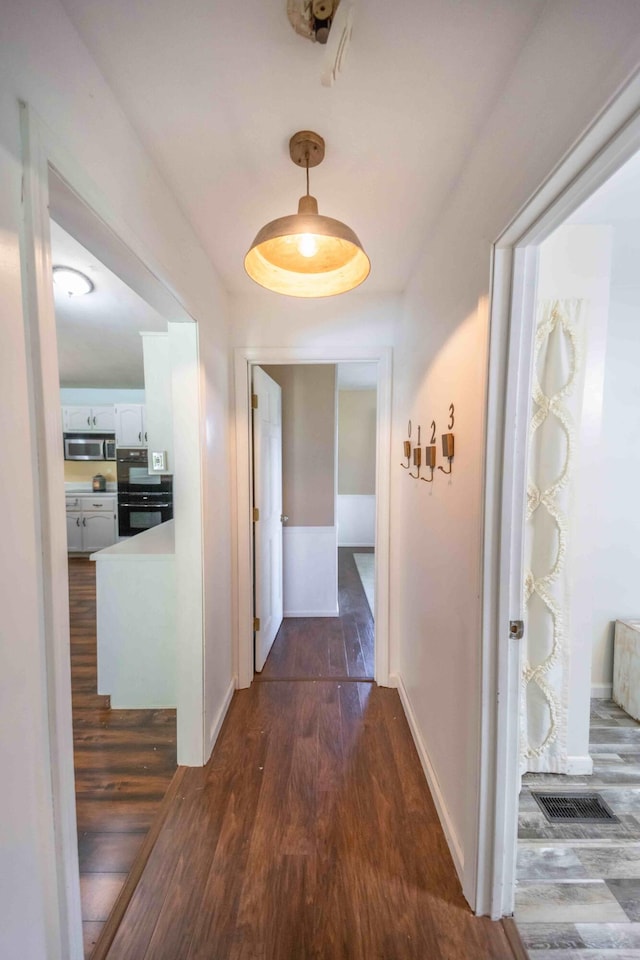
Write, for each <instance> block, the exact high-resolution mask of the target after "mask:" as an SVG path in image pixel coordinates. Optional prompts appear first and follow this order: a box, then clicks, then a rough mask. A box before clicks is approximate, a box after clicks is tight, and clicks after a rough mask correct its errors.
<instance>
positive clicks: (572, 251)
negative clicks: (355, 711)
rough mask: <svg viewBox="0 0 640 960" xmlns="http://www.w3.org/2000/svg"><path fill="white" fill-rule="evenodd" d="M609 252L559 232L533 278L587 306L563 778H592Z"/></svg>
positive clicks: (583, 231)
mask: <svg viewBox="0 0 640 960" xmlns="http://www.w3.org/2000/svg"><path fill="white" fill-rule="evenodd" d="M611 246H612V232H611V228H610V227H607V226H590V225H585V226H563V227H560V229H559V230H556V231H555V232H554V233H553V234H552V236H550V237H549V238H548V240H546V241H545V242H544V243H543V244H542V245H541V247H540V261H539V272H538V299H539V300H555V299H561V300H562V299H574V298H576V299H581V300H584V301H585V302H586V314H585V315H586V338H585V342H584V345H583V350H584V353H583V360H582V367H581V369H582V373H581V375H580V376H579V378H578V380H577V383H576V390H578V391H581V392H582V402H581V404H580V406H581V414H580V419H579V422H577V423H576V447H575V460H574V465H573V476H572V479H571V481H570V482H571V490H572V496H571V502H572V509H571V515H570V516H569V517H568V533H567V553H566V571H567V575H568V582H569V584H570V593H569V605H568V618H567V620H568V636H569V643H570V653H569V676H568V678H567V682H568V717H567V755H568V758H569V767H568V772H573V773H590V772H591V768H592V763H591V760H590V757H589V701H590V693H591V647H592V642H593V640H592V638H593V629H594V624H593V614H594V598H595V595H596V592H597V590H598V586H597V585H598V581H599V574H600V571H599V563H598V551H599V545H600V541H601V536H602V533H603V530H602V517H601V514H600V511H599V503H600V497H601V491H602V481H603V472H604V471H603V468H604V466H605V465H604V462H603V458H602V448H601V439H602V438H601V430H602V401H603V391H604V372H605V353H606V345H607V323H608V317H609V286H610V280H611ZM605 469H606V468H605Z"/></svg>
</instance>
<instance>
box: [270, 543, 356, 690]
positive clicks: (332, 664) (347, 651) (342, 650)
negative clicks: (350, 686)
mask: <svg viewBox="0 0 640 960" xmlns="http://www.w3.org/2000/svg"><path fill="white" fill-rule="evenodd" d="M354 553H373V549H372V548H367V547H358V548H357V549H355V550H354V549H352V548H351V547H340V548H339V550H338V603H339V609H340V616H339V617H291V618H287V619H285V620H283V621H282V626H281V627H280V630H279V631H278V635H277V636H276V639H275V640H274V642H273V647H272V648H271V652H270V653H269V656H268V657H267V661H266V663H265V665H264V669H263V670H262V673H259V674H256V677H255V679H256V680H284V679H286V680H308V679H320V678H332V679H337V678H345V679H347V678H348V679H351V680H354V679H356V680H373V676H374V626H373V617H372V616H371V610H370V609H369V604H368V603H367V598H366V596H365V592H364V589H363V587H362V581H361V580H360V575H359V574H358V570H357V567H356V564H355V561H354V559H353V554H354Z"/></svg>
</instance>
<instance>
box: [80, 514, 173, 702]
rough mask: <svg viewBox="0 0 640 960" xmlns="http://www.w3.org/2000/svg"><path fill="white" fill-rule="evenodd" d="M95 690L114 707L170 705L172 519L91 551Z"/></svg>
mask: <svg viewBox="0 0 640 960" xmlns="http://www.w3.org/2000/svg"><path fill="white" fill-rule="evenodd" d="M90 559H91V560H95V562H96V601H97V603H96V606H97V636H98V693H99V694H104V695H108V696H110V697H111V706H112V707H114V708H117V709H153V708H158V709H159V708H162V707H175V706H176V697H177V691H176V586H175V545H174V521H173V520H168V521H167V522H166V523H162V524H160V525H158V526H156V527H151V529H149V530H145V531H144V533H139V534H138V535H137V536H135V537H129V538H128V539H127V540H122V541H121V542H120V543H116V544H114V545H113V546H111V547H107V548H106V549H104V550H99V551H98V552H97V553H93V554H91V557H90Z"/></svg>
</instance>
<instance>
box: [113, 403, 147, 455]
mask: <svg viewBox="0 0 640 960" xmlns="http://www.w3.org/2000/svg"><path fill="white" fill-rule="evenodd" d="M114 410H115V430H116V446H118V447H146V446H147V425H146V416H145V405H144V403H117V404H116V405H115V407H114Z"/></svg>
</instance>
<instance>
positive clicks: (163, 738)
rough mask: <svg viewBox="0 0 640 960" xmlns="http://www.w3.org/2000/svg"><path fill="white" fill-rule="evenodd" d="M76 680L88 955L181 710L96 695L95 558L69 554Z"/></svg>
mask: <svg viewBox="0 0 640 960" xmlns="http://www.w3.org/2000/svg"><path fill="white" fill-rule="evenodd" d="M69 608H70V620H71V685H72V696H73V734H74V760H75V776H76V805H77V817H78V846H79V855H80V889H81V896H82V919H83V930H84V941H85V956H90V954H91V952H92V950H93V947H94V945H95V942H96V940H97V938H98V936H99V935H100V932H101V931H102V928H103V926H104V923H105V921H106V920H107V917H108V916H109V914H110V912H111V908H112V907H113V904H114V902H115V900H116V897H117V896H118V894H119V893H120V890H121V889H122V886H123V884H124V882H125V880H126V878H127V874H128V873H129V870H130V868H131V865H132V863H133V861H134V859H135V857H136V854H137V853H138V851H139V849H140V846H141V845H142V842H143V840H144V838H145V835H146V833H147V831H148V829H149V827H150V825H151V823H152V821H153V819H154V817H155V815H156V813H157V811H158V808H159V806H160V803H161V801H162V798H163V797H164V795H165V793H166V791H167V788H168V786H169V783H170V782H171V779H172V777H173V775H174V773H175V770H176V715H175V710H111V709H110V707H109V698H108V697H99V696H97V694H96V689H97V673H96V585H95V564H94V563H92V562H91V561H90V560H86V559H84V558H73V559H70V560H69Z"/></svg>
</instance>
